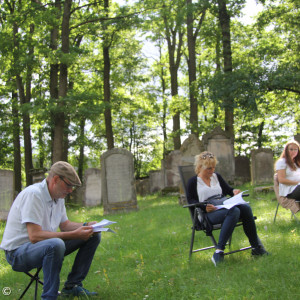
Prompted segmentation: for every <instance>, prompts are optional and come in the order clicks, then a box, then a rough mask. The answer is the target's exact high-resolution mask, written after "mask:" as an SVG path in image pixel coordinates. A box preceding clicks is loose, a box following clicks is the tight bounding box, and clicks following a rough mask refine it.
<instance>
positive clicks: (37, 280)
mask: <svg viewBox="0 0 300 300" xmlns="http://www.w3.org/2000/svg"><path fill="white" fill-rule="evenodd" d="M41 270H42V267H40V268H37V269H36V272H35V273H34V274H31V273H29V272H24V273H25V274H26V275H28V276H29V277H30V278H31V279H30V282H29V283H28V285H27V287H26V288H25V290H24V291H23V293H22V295H21V296H20V298H19V299H22V298H23V297H24V295H25V294H26V292H27V291H28V289H29V288H30V286H31V284H32V283H33V282H34V283H35V292H34V299H35V300H36V299H37V291H38V285H39V284H41V285H42V286H43V285H44V283H43V282H42V281H41V280H40V277H39V273H40V271H41Z"/></svg>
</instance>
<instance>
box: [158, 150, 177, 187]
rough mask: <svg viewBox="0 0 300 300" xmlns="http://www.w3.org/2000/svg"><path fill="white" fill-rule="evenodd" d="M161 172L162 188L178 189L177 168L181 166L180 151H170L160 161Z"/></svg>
mask: <svg viewBox="0 0 300 300" xmlns="http://www.w3.org/2000/svg"><path fill="white" fill-rule="evenodd" d="M161 165H162V171H163V174H164V188H166V187H179V185H180V176H179V172H178V166H181V165H182V153H181V151H180V150H174V151H171V152H170V153H169V154H168V155H166V157H165V158H164V159H163V160H162V164H161Z"/></svg>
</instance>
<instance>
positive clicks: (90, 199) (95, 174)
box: [83, 168, 101, 206]
mask: <svg viewBox="0 0 300 300" xmlns="http://www.w3.org/2000/svg"><path fill="white" fill-rule="evenodd" d="M83 188H84V200H83V202H84V205H86V206H97V205H100V204H101V170H100V169H97V168H89V169H87V170H86V171H85V173H84V180H83Z"/></svg>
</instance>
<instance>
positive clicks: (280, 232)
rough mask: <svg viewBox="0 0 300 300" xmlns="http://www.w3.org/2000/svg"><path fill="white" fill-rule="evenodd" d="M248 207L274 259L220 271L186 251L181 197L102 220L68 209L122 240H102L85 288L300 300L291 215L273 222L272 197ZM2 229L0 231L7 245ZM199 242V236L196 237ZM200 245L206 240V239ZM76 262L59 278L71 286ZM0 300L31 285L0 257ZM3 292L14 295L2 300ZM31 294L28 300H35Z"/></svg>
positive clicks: (144, 295)
mask: <svg viewBox="0 0 300 300" xmlns="http://www.w3.org/2000/svg"><path fill="white" fill-rule="evenodd" d="M245 188H246V189H249V190H250V197H249V198H247V200H248V201H250V203H251V206H252V209H253V211H254V214H255V215H256V216H257V222H256V224H257V228H258V233H259V236H260V239H261V240H262V242H263V243H264V245H265V247H266V248H267V250H268V251H270V252H271V253H272V255H271V256H267V257H261V258H258V259H254V258H252V257H251V255H250V251H244V252H241V253H236V254H232V255H229V256H226V258H225V263H224V264H222V265H220V266H219V267H218V268H215V267H214V265H213V263H212V262H211V256H212V254H213V250H208V251H204V252H200V253H195V254H193V256H192V259H191V261H190V262H189V260H188V251H189V243H190V234H191V229H190V228H191V219H190V215H189V212H188V210H187V209H185V208H182V207H181V206H180V205H179V204H178V198H177V197H176V196H160V195H152V196H147V197H145V198H139V200H138V206H139V210H138V211H137V212H131V213H119V214H114V215H106V216H105V217H103V209H102V207H97V208H78V207H77V208H76V207H69V208H68V215H69V218H70V219H71V220H75V221H91V220H96V221H100V220H101V219H102V218H107V219H109V220H112V221H116V222H117V224H114V225H111V228H112V229H114V230H115V231H116V232H117V233H116V234H112V233H109V232H107V233H103V235H102V241H101V244H100V246H99V248H98V250H97V253H96V256H95V258H94V261H93V264H92V267H91V269H90V272H89V275H88V277H87V278H86V280H85V281H84V287H86V288H87V289H90V290H95V291H97V292H98V293H99V297H98V299H107V300H109V299H111V300H116V299H126V300H130V299H140V300H143V299H155V300H157V299H172V300H175V299H187V300H189V299H255V300H258V299H272V300H274V299H284V300H287V299H300V292H299V274H300V271H299V262H300V256H299V246H300V240H299V230H300V225H298V224H297V223H296V222H295V221H294V220H293V219H291V214H290V212H289V211H287V210H285V209H283V208H280V209H279V213H278V216H277V220H276V223H275V224H274V223H273V217H274V213H275V208H276V205H277V202H276V201H274V199H275V196H274V194H273V193H268V194H256V195H255V194H253V192H252V190H253V189H252V188H251V186H246V187H245V186H244V187H243V189H245ZM4 225H5V224H4V223H0V238H2V234H3V230H4ZM198 234H199V233H198ZM200 237H201V238H200ZM201 241H202V244H201V245H202V246H206V245H205V244H208V243H209V242H210V239H209V238H208V237H206V236H205V235H204V234H203V233H201V234H199V235H198V236H197V240H196V246H197V245H198V246H200V242H201ZM247 245H248V241H247V239H246V237H245V235H244V233H243V230H242V228H236V230H235V232H234V235H233V245H232V248H234V247H243V246H247ZM73 259H74V255H70V256H68V257H66V259H65V261H64V265H63V269H62V272H61V283H62V284H63V282H64V281H65V279H66V277H67V274H68V272H69V270H70V268H71V265H72V262H73ZM0 267H1V269H0V299H17V297H18V296H19V295H20V291H21V290H22V289H24V286H25V285H26V283H27V282H28V278H27V276H25V275H24V274H22V273H18V272H14V271H12V270H11V268H10V266H9V265H8V264H7V262H6V260H5V258H4V252H3V251H0ZM3 287H10V288H11V290H12V294H11V295H10V296H9V297H8V296H6V298H5V296H3V295H2V289H3ZM32 295H33V288H32V290H30V294H29V296H27V297H26V299H32Z"/></svg>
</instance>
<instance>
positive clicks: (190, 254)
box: [189, 226, 195, 259]
mask: <svg viewBox="0 0 300 300" xmlns="http://www.w3.org/2000/svg"><path fill="white" fill-rule="evenodd" d="M194 240H195V226H193V231H192V237H191V245H190V253H189V259H190V258H191V256H192V253H193V247H194Z"/></svg>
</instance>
